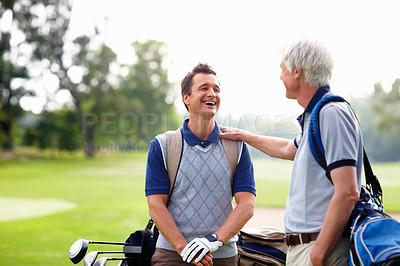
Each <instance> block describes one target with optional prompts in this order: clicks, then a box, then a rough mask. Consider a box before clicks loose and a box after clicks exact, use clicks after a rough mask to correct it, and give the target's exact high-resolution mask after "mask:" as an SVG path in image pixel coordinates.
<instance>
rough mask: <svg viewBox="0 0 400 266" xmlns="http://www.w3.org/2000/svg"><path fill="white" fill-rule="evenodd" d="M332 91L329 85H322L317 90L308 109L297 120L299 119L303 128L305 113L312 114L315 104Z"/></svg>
mask: <svg viewBox="0 0 400 266" xmlns="http://www.w3.org/2000/svg"><path fill="white" fill-rule="evenodd" d="M330 91H331V88H330V86H329V85H326V86H323V87H320V88H319V89H318V90H317V92H316V93H315V94H314V96H313V97H312V98H311V101H310V102H309V103H308V105H307V107H306V109H305V110H304V112H303V113H302V114H301V115H300V116H299V117H298V118H297V121H299V123H300V126H301V128H303V125H304V117H305V114H306V113H308V114H311V111H312V110H313V109H314V106H315V105H316V104H317V103H318V102H319V100H321V98H322V97H324V95H325V94H327V93H329V92H330Z"/></svg>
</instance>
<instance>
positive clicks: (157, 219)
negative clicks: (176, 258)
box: [149, 200, 187, 254]
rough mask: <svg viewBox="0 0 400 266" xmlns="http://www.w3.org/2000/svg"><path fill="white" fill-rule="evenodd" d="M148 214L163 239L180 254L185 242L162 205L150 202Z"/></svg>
mask: <svg viewBox="0 0 400 266" xmlns="http://www.w3.org/2000/svg"><path fill="white" fill-rule="evenodd" d="M149 213H150V217H151V219H152V220H153V221H154V223H155V224H156V226H157V228H158V230H159V231H160V233H161V234H162V235H163V237H164V238H165V239H166V240H167V241H168V243H169V244H170V245H171V246H172V247H173V248H174V249H175V250H176V251H177V252H178V253H179V254H180V253H181V252H182V250H183V249H184V248H185V246H186V244H187V242H186V240H185V238H184V237H183V235H182V234H181V232H179V230H178V228H177V226H176V224H175V221H174V219H173V218H172V216H171V215H170V213H169V212H168V209H167V207H166V206H165V205H164V204H163V203H160V202H155V201H151V200H150V201H149Z"/></svg>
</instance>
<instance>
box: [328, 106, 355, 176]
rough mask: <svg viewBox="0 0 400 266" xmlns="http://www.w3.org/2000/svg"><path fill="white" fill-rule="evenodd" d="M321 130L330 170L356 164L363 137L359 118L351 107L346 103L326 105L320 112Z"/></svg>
mask: <svg viewBox="0 0 400 266" xmlns="http://www.w3.org/2000/svg"><path fill="white" fill-rule="evenodd" d="M321 116H322V119H321ZM320 130H321V138H322V143H323V145H324V149H325V157H326V163H327V165H328V168H329V170H330V171H332V170H333V169H335V168H338V167H341V166H355V165H356V162H357V158H358V146H359V145H360V141H361V139H360V134H359V131H360V128H359V126H358V122H357V119H356V117H354V114H353V112H352V110H351V109H350V107H348V106H347V104H345V103H339V104H335V105H333V104H332V105H327V106H326V107H324V108H323V109H322V110H321V113H320Z"/></svg>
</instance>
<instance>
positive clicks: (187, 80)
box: [181, 63, 217, 110]
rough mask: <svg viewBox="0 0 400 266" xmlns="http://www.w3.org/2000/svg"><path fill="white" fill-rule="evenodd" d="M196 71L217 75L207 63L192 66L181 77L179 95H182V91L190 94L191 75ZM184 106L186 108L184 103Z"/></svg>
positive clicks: (196, 72)
mask: <svg viewBox="0 0 400 266" xmlns="http://www.w3.org/2000/svg"><path fill="white" fill-rule="evenodd" d="M198 73H205V74H212V75H215V76H216V75H217V73H216V72H215V71H214V70H213V69H212V67H211V66H209V65H208V64H207V63H199V64H198V65H197V66H195V67H194V68H193V70H192V71H191V72H189V73H187V74H186V76H185V77H184V78H183V80H182V82H181V95H183V94H184V93H186V94H187V95H190V94H191V93H192V81H193V77H194V76H195V75H196V74H198ZM184 104H185V103H184ZM185 107H186V109H187V110H188V107H187V106H186V104H185Z"/></svg>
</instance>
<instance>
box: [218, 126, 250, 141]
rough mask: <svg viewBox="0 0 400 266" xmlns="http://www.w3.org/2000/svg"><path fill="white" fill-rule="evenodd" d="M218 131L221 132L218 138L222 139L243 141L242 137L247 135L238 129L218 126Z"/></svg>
mask: <svg viewBox="0 0 400 266" xmlns="http://www.w3.org/2000/svg"><path fill="white" fill-rule="evenodd" d="M219 129H220V130H221V131H220V133H219V137H220V138H224V139H230V140H242V141H243V138H244V136H245V135H246V134H248V132H246V131H244V130H242V129H238V128H232V127H223V126H220V128H219Z"/></svg>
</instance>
